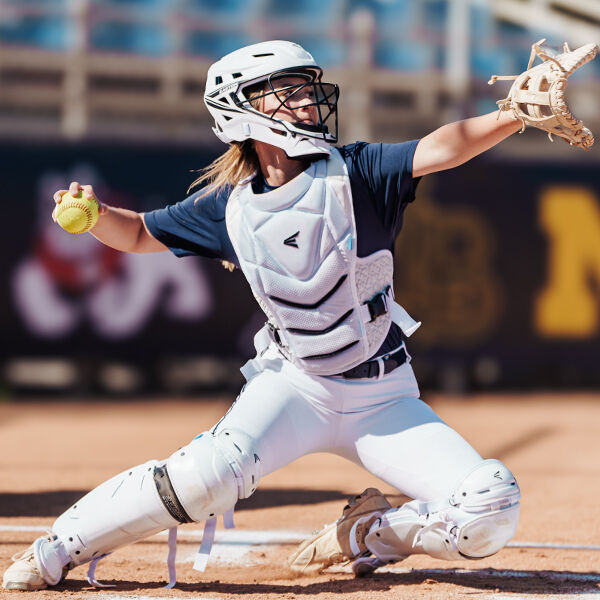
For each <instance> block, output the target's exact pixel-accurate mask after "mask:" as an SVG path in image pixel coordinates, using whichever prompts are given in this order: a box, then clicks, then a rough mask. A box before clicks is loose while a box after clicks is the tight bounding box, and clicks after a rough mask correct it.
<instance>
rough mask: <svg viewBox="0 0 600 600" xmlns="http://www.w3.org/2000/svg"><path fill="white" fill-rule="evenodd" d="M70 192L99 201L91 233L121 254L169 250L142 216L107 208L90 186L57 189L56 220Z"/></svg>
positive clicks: (129, 211)
mask: <svg viewBox="0 0 600 600" xmlns="http://www.w3.org/2000/svg"><path fill="white" fill-rule="evenodd" d="M67 192H68V193H70V194H71V195H73V196H75V195H76V194H78V193H79V192H83V195H84V197H85V198H87V199H89V200H92V199H96V202H98V215H99V217H98V221H97V222H96V224H95V225H94V227H93V228H92V229H91V230H90V233H91V234H92V235H93V236H94V237H95V238H96V239H97V240H99V241H100V242H102V243H103V244H105V245H107V246H110V247H111V248H114V249H115V250H120V251H121V252H134V253H138V254H143V253H148V252H162V251H164V250H167V247H166V246H165V245H164V244H163V243H162V242H159V241H158V240H157V239H156V238H155V237H154V236H153V235H152V234H151V233H150V232H149V231H148V229H147V228H146V224H145V223H144V217H143V215H142V214H141V213H137V212H135V211H133V210H127V209H125V208H118V207H115V206H108V205H107V204H104V203H103V202H101V201H100V200H99V199H98V197H97V196H96V194H95V192H94V190H93V188H92V186H91V185H80V184H79V183H78V182H77V181H73V182H72V183H71V184H70V185H69V189H68V190H58V191H57V192H55V193H54V202H56V207H55V208H54V211H53V212H52V218H53V219H54V221H56V209H57V207H58V205H59V204H60V203H61V201H62V197H63V196H64V195H65V194H66V193H67Z"/></svg>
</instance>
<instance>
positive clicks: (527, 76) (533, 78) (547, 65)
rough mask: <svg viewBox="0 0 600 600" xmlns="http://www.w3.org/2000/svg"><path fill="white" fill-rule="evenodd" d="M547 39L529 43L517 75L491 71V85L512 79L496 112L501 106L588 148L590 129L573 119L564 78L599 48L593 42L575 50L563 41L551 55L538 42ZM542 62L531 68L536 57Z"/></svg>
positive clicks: (591, 140)
mask: <svg viewBox="0 0 600 600" xmlns="http://www.w3.org/2000/svg"><path fill="white" fill-rule="evenodd" d="M545 41H546V40H545V39H543V40H540V41H539V42H537V43H536V44H533V46H532V47H531V57H530V58H529V64H528V65H527V71H525V72H523V73H521V74H520V75H510V76H501V75H493V76H492V78H491V79H490V80H489V81H488V83H489V84H490V85H491V84H493V83H495V82H496V81H498V80H499V79H500V80H515V82H514V83H513V85H512V87H511V88H510V92H509V94H508V96H507V97H506V98H504V99H503V100H499V101H498V103H497V104H498V106H499V107H500V109H499V111H498V116H500V113H501V112H502V111H503V110H511V111H512V112H513V115H514V116H515V117H516V118H517V119H519V121H521V123H522V124H523V127H522V129H521V132H523V131H524V130H525V126H526V125H531V126H533V127H537V128H538V129H543V130H544V131H547V132H548V137H549V138H550V141H552V134H555V135H557V136H559V137H561V138H563V139H564V140H565V141H566V142H569V144H571V145H575V146H580V147H581V148H585V149H586V150H589V149H590V148H591V147H592V145H593V143H594V136H593V134H592V132H591V131H590V130H589V129H588V128H587V127H585V126H584V125H583V123H582V122H581V121H579V120H578V119H576V118H575V117H574V116H573V115H572V114H571V111H570V110H569V107H568V106H567V103H566V100H565V88H566V87H567V78H568V77H569V76H570V75H572V74H573V73H574V72H575V71H576V70H577V69H579V67H581V66H582V65H584V64H585V63H587V62H589V61H590V60H592V59H593V58H594V57H595V56H596V53H597V52H598V46H597V45H596V44H586V45H585V46H582V47H581V48H578V49H577V50H570V49H569V46H568V45H567V44H566V43H565V45H564V47H563V53H562V54H559V55H557V56H550V55H549V54H548V53H547V52H545V51H544V50H542V48H541V46H542V44H543V43H544V42H545ZM536 56H539V57H540V58H541V59H542V60H543V61H544V62H542V63H541V64H539V65H537V66H535V67H533V68H532V65H533V61H534V60H535V57H536Z"/></svg>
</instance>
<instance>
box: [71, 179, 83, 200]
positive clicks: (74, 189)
mask: <svg viewBox="0 0 600 600" xmlns="http://www.w3.org/2000/svg"><path fill="white" fill-rule="evenodd" d="M80 189H81V186H80V185H79V182H77V181H72V182H71V183H70V184H69V194H71V196H76V195H77V194H79V190H80Z"/></svg>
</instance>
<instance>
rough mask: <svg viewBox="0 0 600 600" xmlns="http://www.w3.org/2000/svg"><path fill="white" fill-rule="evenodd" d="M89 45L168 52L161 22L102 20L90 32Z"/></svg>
mask: <svg viewBox="0 0 600 600" xmlns="http://www.w3.org/2000/svg"><path fill="white" fill-rule="evenodd" d="M90 47H91V48H94V49H96V50H104V51H116V52H128V53H134V54H140V55H144V56H162V55H164V54H166V53H168V52H169V50H170V47H169V38H168V35H167V31H166V30H165V28H164V27H163V26H162V25H161V24H158V23H157V24H147V25H146V24H137V23H127V22H121V21H102V22H100V23H97V24H95V25H94V26H93V27H92V30H91V32H90Z"/></svg>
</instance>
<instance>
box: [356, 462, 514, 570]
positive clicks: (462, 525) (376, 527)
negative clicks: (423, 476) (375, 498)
mask: <svg viewBox="0 0 600 600" xmlns="http://www.w3.org/2000/svg"><path fill="white" fill-rule="evenodd" d="M519 498H520V491H519V486H518V485H517V482H516V480H515V478H514V476H513V474H512V473H511V472H510V471H509V470H508V469H507V468H506V467H505V466H504V465H503V464H502V463H501V462H500V461H498V460H485V461H483V462H481V463H480V464H479V465H477V467H475V469H473V470H472V471H471V472H470V473H469V474H468V475H467V476H466V477H465V478H464V479H463V481H462V482H461V483H460V484H459V485H458V487H457V488H456V489H455V490H454V492H453V493H452V494H451V495H450V498H448V499H444V500H442V501H434V502H419V501H418V500H413V501H411V502H408V503H406V504H404V505H403V506H401V507H399V508H397V509H392V510H391V511H388V512H387V513H385V515H383V517H382V518H381V519H380V520H378V521H376V522H375V523H374V524H373V526H372V527H371V529H370V531H369V533H368V534H367V536H366V538H365V544H366V545H367V548H368V549H369V550H370V551H371V552H372V553H373V554H374V555H375V556H376V557H377V558H379V559H380V560H382V561H384V562H395V561H397V560H401V559H403V558H406V556H408V555H410V554H428V555H429V556H433V557H434V558H441V559H445V560H458V559H462V558H484V557H486V556H491V555H492V554H495V553H496V552H498V550H500V549H501V548H502V547H504V546H505V545H506V543H507V542H508V541H509V540H510V539H511V538H512V537H513V536H514V534H515V531H516V529H517V523H518V519H519V508H520V505H519Z"/></svg>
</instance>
